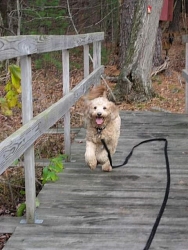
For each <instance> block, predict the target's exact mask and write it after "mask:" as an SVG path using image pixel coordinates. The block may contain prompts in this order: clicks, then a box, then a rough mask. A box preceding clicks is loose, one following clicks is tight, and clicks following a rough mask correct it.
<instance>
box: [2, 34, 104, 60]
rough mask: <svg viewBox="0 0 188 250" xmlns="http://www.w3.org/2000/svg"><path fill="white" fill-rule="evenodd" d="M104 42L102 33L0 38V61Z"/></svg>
mask: <svg viewBox="0 0 188 250" xmlns="http://www.w3.org/2000/svg"><path fill="white" fill-rule="evenodd" d="M102 40H104V32H97V33H89V34H81V35H59V36H58V35H53V36H52V35H49V36H45V35H44V36H40V35H27V36H7V37H1V38H0V61H2V60H6V59H11V58H15V57H19V56H25V55H31V54H35V53H44V52H52V51H58V50H65V49H70V48H74V47H78V46H82V45H86V44H89V43H93V42H97V41H102Z"/></svg>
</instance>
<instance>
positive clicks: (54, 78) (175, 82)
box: [0, 35, 185, 249]
mask: <svg viewBox="0 0 188 250" xmlns="http://www.w3.org/2000/svg"><path fill="white" fill-rule="evenodd" d="M72 57H73V56H72ZM72 59H73V60H74V57H73V58H72ZM169 59H170V63H169V67H168V69H166V70H165V71H163V72H161V73H159V74H157V75H156V76H154V77H153V78H152V83H153V89H154V91H155V93H156V96H155V97H154V98H153V99H152V100H149V101H147V102H139V103H126V102H122V103H121V104H119V105H118V106H119V108H120V109H121V110H132V111H141V110H149V111H154V112H157V111H164V112H172V113H184V112H185V81H184V79H183V78H182V76H181V72H182V69H184V68H185V44H182V43H181V36H180V35H176V36H175V39H174V43H173V45H172V47H171V48H170V50H169ZM105 66H106V67H105V74H106V76H109V77H114V76H118V74H119V70H118V69H117V67H116V66H115V65H105ZM82 78H83V72H80V70H77V69H73V70H72V71H71V77H70V82H71V88H73V87H74V86H75V85H76V83H78V82H79V81H80V80H81V79H82ZM107 82H108V84H109V86H110V87H111V88H112V89H113V87H114V86H115V83H111V82H109V81H107ZM3 95H4V84H1V82H0V96H3ZM33 95H34V115H37V114H38V113H40V112H42V111H43V110H45V109H46V108H47V107H49V106H50V105H51V104H52V103H54V102H56V101H57V100H58V99H60V98H61V97H62V80H61V76H60V74H59V73H58V71H56V70H54V69H53V68H50V69H48V70H44V69H40V70H35V71H34V74H33ZM82 113H83V110H82V103H81V101H80V102H78V103H77V104H76V105H75V106H74V107H73V108H72V109H71V126H72V127H80V126H81V125H82ZM0 124H1V130H0V141H2V140H4V139H5V138H6V137H8V136H9V135H10V134H11V133H13V132H14V131H15V130H16V129H18V128H19V127H20V126H21V124H22V121H21V112H20V111H19V110H15V111H14V113H13V115H12V116H11V117H6V116H4V115H3V114H0ZM62 125H63V121H62V120H60V121H59V122H58V123H57V124H56V125H55V126H54V127H55V128H57V129H58V128H59V127H62ZM73 137H74V135H73V136H72V138H73ZM35 147H36V150H35V151H36V154H37V156H38V158H42V157H43V158H51V157H54V156H55V155H58V154H59V153H61V154H63V153H64V150H63V135H62V136H60V135H45V136H44V135H43V136H41V137H40V138H39V139H38V140H37V142H36V143H35ZM52 152H53V154H52ZM41 171H42V169H41V168H38V169H37V171H36V172H37V179H38V182H39V184H38V186H39V187H38V189H39V190H40V189H41V185H40V178H41ZM0 201H1V202H0V216H15V214H16V208H17V206H18V204H20V203H22V202H24V174H23V167H22V166H19V165H17V166H16V167H14V168H11V167H10V168H9V169H7V171H5V172H4V173H3V174H2V175H1V176H0ZM9 237H10V235H9V234H0V249H2V248H3V245H4V242H5V241H6V240H7V239H8V238H9Z"/></svg>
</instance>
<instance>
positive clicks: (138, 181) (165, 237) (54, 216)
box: [4, 112, 188, 250]
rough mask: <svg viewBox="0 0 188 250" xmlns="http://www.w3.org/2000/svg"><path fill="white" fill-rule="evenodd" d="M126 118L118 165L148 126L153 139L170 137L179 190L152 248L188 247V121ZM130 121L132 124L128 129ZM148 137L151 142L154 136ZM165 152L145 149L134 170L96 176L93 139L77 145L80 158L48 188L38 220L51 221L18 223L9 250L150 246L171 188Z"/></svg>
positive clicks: (158, 148) (41, 195)
mask: <svg viewBox="0 0 188 250" xmlns="http://www.w3.org/2000/svg"><path fill="white" fill-rule="evenodd" d="M150 116H151V117H150ZM123 117H125V118H124V121H123V123H122V128H121V132H122V131H123V132H125V133H127V134H126V136H125V135H122V137H120V140H119V145H118V148H117V153H116V154H115V155H114V160H115V161H121V159H122V158H123V156H124V154H125V155H127V153H128V152H129V151H130V150H129V149H131V148H132V146H134V145H135V144H136V143H137V142H140V135H141V133H142V129H141V128H142V126H140V125H141V123H142V122H144V124H145V125H143V127H145V126H146V130H149V131H150V132H151V134H150V135H151V136H153V135H155V134H156V131H158V130H159V129H160V132H161V133H163V132H164V131H165V133H166V134H167V136H168V137H169V160H170V167H171V173H172V175H171V190H170V195H169V200H168V203H167V207H166V210H165V212H164V214H163V217H162V220H161V222H160V224H159V227H158V230H157V233H156V235H155V238H154V241H153V242H152V245H151V249H155V250H163V249H170V250H177V249H178V250H187V249H188V239H187V237H186V236H187V234H188V228H187V223H188V216H187V207H188V198H187V191H188V188H187V182H188V169H187V155H186V154H181V152H184V151H186V150H187V143H186V141H187V140H186V136H187V135H188V131H187V133H186V128H184V138H183V137H182V138H183V139H181V138H179V136H180V133H179V131H180V130H181V126H180V125H181V123H183V124H184V123H186V119H185V118H186V116H183V118H181V116H177V115H176V114H170V115H169V116H165V115H164V116H163V115H162V114H157V115H156V114H153V116H152V113H150V114H148V113H147V112H140V113H129V112H125V114H124V115H123ZM152 117H153V119H152ZM178 117H179V118H180V119H179V120H178ZM126 119H127V122H128V124H129V126H126ZM131 119H132V120H133V125H132V127H131ZM176 120H177V121H176ZM152 121H153V122H152ZM161 121H163V123H164V131H163V128H162V126H160V122H161ZM168 121H169V128H168ZM171 121H173V124H174V125H173V126H175V127H176V129H174V128H173V126H171ZM177 123H179V125H178V126H177ZM182 127H184V125H183V126H182ZM167 128H168V129H169V131H167ZM137 130H138V131H137ZM171 130H172V131H173V132H171ZM136 131H137V132H136ZM146 132H147V131H145V133H144V135H143V139H146V138H144V136H145V135H146V136H147V133H146ZM176 135H177V139H175V137H176ZM84 137H85V130H84V129H81V131H80V133H79V134H78V137H77V138H78V141H79V140H83V138H84ZM83 141H84V140H83ZM181 142H182V143H181ZM162 148H163V145H162V143H160V144H159V145H158V143H157V142H156V143H151V144H150V143H149V144H148V145H147V144H146V145H142V147H140V148H138V149H136V151H135V152H134V154H133V156H132V157H131V159H130V162H129V163H128V164H127V166H125V167H122V168H120V169H116V170H113V171H112V172H110V173H104V172H102V171H101V168H100V167H97V169H96V170H95V171H91V170H90V169H89V168H88V167H87V166H86V165H85V163H84V151H85V142H83V143H78V142H74V145H73V146H72V151H73V156H74V158H73V160H75V161H74V162H69V163H64V165H65V169H64V171H63V172H62V173H61V174H60V175H59V177H60V179H59V180H58V181H57V182H56V183H48V184H46V185H45V186H44V188H43V189H42V191H41V192H40V193H39V196H38V197H39V200H40V203H41V204H40V207H39V208H37V216H38V218H41V219H44V222H43V224H41V225H18V226H17V228H16V230H15V232H14V234H13V236H12V237H11V238H10V240H9V241H8V242H7V245H6V246H5V248H4V249H5V250H8V249H24V250H31V249H32V250H34V249H35V250H39V249H40V250H41V249H67V250H73V249H80V250H81V249H88V250H96V249H101V250H106V249H110V250H114V249H118V250H125V249H131V250H138V249H143V248H144V246H145V243H146V241H147V239H148V236H149V233H150V231H151V228H152V226H153V223H154V221H155V219H156V216H157V214H158V211H159V209H160V205H161V203H162V200H163V196H164V191H165V186H166V174H165V173H166V170H165V164H164V163H165V161H164V156H163V150H162ZM125 151H126V152H125ZM172 236H173V237H172Z"/></svg>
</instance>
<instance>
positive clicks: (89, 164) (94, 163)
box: [87, 160, 97, 170]
mask: <svg viewBox="0 0 188 250" xmlns="http://www.w3.org/2000/svg"><path fill="white" fill-rule="evenodd" d="M87 164H88V166H89V167H90V169H91V170H95V169H96V167H97V161H94V160H93V161H89V162H87Z"/></svg>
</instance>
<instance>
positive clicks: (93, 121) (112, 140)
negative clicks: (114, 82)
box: [85, 85, 121, 171]
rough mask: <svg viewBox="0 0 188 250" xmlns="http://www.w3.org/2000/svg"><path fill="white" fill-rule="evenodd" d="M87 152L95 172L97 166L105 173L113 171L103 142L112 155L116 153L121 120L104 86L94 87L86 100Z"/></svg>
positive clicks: (87, 159)
mask: <svg viewBox="0 0 188 250" xmlns="http://www.w3.org/2000/svg"><path fill="white" fill-rule="evenodd" d="M85 104H86V109H85V119H86V152H85V161H86V163H87V165H89V167H90V168H91V169H92V170H93V169H95V168H96V166H97V164H100V165H102V170H103V171H111V170H112V167H111V165H110V162H109V160H108V155H107V152H106V150H105V148H104V146H103V144H102V142H101V139H104V140H105V142H106V145H107V147H108V149H109V151H110V153H111V155H112V154H114V153H115V151H116V147H117V143H118V138H119V135H120V125H121V118H120V116H119V110H118V107H117V106H116V105H115V104H114V103H113V102H111V101H109V100H108V99H107V93H106V89H105V87H104V86H103V85H100V86H98V87H94V88H93V89H92V90H91V92H90V93H89V94H88V95H87V96H86V98H85Z"/></svg>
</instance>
